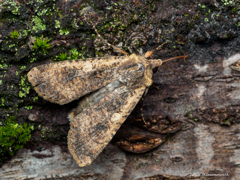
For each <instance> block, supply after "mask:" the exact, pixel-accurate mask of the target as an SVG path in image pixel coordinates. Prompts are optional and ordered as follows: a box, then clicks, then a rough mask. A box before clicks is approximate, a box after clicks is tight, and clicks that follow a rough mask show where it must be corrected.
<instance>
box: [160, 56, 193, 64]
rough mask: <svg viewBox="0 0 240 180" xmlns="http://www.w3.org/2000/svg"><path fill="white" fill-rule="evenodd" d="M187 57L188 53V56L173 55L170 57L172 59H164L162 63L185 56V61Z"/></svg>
mask: <svg viewBox="0 0 240 180" xmlns="http://www.w3.org/2000/svg"><path fill="white" fill-rule="evenodd" d="M187 57H188V55H186V56H176V57H173V58H170V59H166V60H164V61H162V63H164V62H168V61H172V60H174V59H179V58H183V60H184V61H185V59H186V58H187Z"/></svg>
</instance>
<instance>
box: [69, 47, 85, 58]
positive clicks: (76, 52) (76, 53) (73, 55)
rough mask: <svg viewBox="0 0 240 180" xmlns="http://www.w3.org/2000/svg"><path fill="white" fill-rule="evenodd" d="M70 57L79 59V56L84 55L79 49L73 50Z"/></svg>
mask: <svg viewBox="0 0 240 180" xmlns="http://www.w3.org/2000/svg"><path fill="white" fill-rule="evenodd" d="M69 54H70V56H71V57H69V59H78V56H81V55H82V54H81V53H79V52H78V51H77V49H72V50H70V52H69Z"/></svg>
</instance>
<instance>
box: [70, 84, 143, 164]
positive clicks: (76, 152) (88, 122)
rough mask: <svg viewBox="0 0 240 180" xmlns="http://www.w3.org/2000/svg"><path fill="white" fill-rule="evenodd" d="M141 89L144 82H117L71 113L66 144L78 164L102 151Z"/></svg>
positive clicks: (135, 102) (141, 93)
mask: <svg viewBox="0 0 240 180" xmlns="http://www.w3.org/2000/svg"><path fill="white" fill-rule="evenodd" d="M145 89H146V87H145V86H142V87H138V88H136V89H133V87H127V86H120V87H118V88H116V89H114V90H113V91H112V92H106V93H104V94H102V95H103V98H102V99H101V100H100V101H98V102H96V103H95V104H93V105H92V106H90V107H89V108H87V109H85V110H84V111H83V112H81V113H80V114H77V115H76V116H75V118H74V119H73V120H72V121H71V123H70V126H71V128H70V130H69V133H68V147H69V150H70V152H71V154H72V155H73V157H74V159H75V160H76V162H77V163H78V165H79V166H81V167H82V166H86V165H89V164H91V162H92V161H93V160H94V159H95V158H96V157H97V156H98V155H99V154H100V153H101V152H102V150H103V149H104V148H105V146H106V145H107V144H108V143H109V141H110V140H111V139H112V137H113V136H114V135H115V133H116V132H117V130H118V129H119V128H120V126H121V124H122V123H123V122H124V121H125V120H126V118H127V117H128V115H129V114H130V113H131V111H132V110H133V109H134V107H135V106H136V104H137V103H138V101H139V99H140V98H141V97H142V95H143V93H144V91H145ZM94 94H95V93H93V94H92V96H94ZM80 104H81V102H80Z"/></svg>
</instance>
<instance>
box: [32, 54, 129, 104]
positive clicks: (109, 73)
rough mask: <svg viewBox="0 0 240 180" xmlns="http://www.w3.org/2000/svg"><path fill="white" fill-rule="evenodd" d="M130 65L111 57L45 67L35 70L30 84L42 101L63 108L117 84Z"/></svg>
mask: <svg viewBox="0 0 240 180" xmlns="http://www.w3.org/2000/svg"><path fill="white" fill-rule="evenodd" d="M126 61H129V58H128V57H115V56H110V57H107V58H93V59H92V58H89V59H86V60H73V61H63V62H58V63H51V64H44V65H40V66H37V67H34V68H32V70H31V71H29V73H28V80H29V81H30V82H31V83H32V85H33V86H34V88H35V90H36V92H37V93H38V94H39V95H40V96H41V97H43V98H44V99H46V100H48V101H50V102H53V103H57V104H61V105H63V104H66V103H69V102H71V101H73V100H75V99H78V98H80V97H82V96H84V95H86V94H88V93H89V92H92V91H95V90H97V89H99V88H101V87H104V86H106V85H107V84H109V83H111V82H113V81H114V80H115V79H117V78H118V77H117V75H118V73H117V71H118V68H119V67H120V66H121V65H122V64H124V63H126Z"/></svg>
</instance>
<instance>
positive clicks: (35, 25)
mask: <svg viewBox="0 0 240 180" xmlns="http://www.w3.org/2000/svg"><path fill="white" fill-rule="evenodd" d="M31 26H32V28H31V29H32V31H34V32H38V31H44V30H46V25H45V24H44V23H43V21H42V20H41V18H40V17H38V16H33V18H32V23H31Z"/></svg>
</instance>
